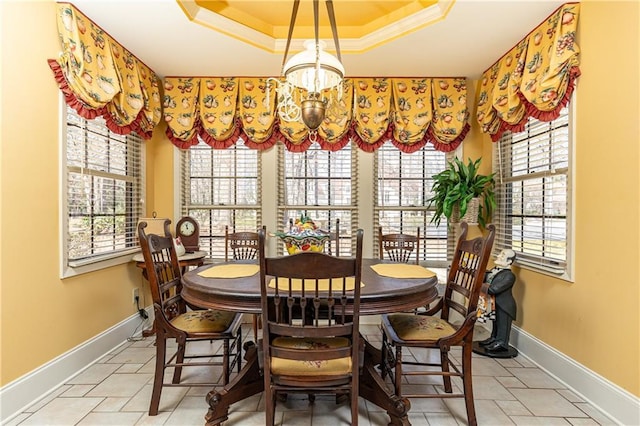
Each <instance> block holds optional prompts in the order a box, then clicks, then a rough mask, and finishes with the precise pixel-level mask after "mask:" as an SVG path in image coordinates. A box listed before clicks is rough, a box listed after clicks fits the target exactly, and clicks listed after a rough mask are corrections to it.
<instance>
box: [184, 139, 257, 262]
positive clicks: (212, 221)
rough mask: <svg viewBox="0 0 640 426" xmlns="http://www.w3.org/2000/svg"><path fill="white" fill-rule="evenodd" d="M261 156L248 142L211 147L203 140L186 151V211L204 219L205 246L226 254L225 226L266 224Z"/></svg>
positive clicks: (219, 256)
mask: <svg viewBox="0 0 640 426" xmlns="http://www.w3.org/2000/svg"><path fill="white" fill-rule="evenodd" d="M261 168H262V162H261V156H260V153H259V151H258V150H254V149H249V148H247V147H246V146H245V145H244V144H240V143H238V144H235V145H233V146H232V147H230V148H227V149H212V148H211V147H210V146H209V145H207V144H206V143H204V142H203V141H202V140H200V142H199V143H198V145H195V146H192V147H190V148H189V149H188V150H184V151H182V158H181V174H182V179H181V182H182V187H181V197H180V199H181V207H182V209H181V210H182V214H183V215H188V216H192V217H193V218H195V219H196V220H197V221H198V223H199V224H200V250H202V251H206V252H207V257H209V258H216V259H223V258H224V232H225V226H229V232H237V231H255V230H257V229H258V228H259V227H260V226H262V210H261V204H262V199H261V194H262V188H261V184H260V182H261V180H260V179H259V176H260V173H261Z"/></svg>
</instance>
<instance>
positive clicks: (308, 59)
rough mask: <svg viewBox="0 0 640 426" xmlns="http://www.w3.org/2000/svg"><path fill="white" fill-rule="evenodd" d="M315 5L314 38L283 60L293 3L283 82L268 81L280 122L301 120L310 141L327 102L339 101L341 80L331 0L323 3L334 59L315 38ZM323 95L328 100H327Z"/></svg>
mask: <svg viewBox="0 0 640 426" xmlns="http://www.w3.org/2000/svg"><path fill="white" fill-rule="evenodd" d="M318 2H319V0H313V25H314V32H315V39H314V40H307V41H306V42H305V43H304V47H305V49H304V50H303V51H302V52H300V53H298V54H296V55H293V56H292V57H291V58H290V59H289V60H287V55H288V54H289V47H290V45H291V36H292V35H293V27H294V25H295V22H296V16H297V14H298V7H299V5H300V0H294V2H293V9H292V11H291V23H290V24H289V34H288V36H287V45H286V48H285V52H284V58H283V59H282V73H281V74H282V77H283V79H281V80H278V79H273V78H271V79H269V80H273V81H275V82H276V84H277V88H276V92H277V95H278V107H277V109H278V116H279V117H280V119H281V120H283V121H287V122H291V121H300V119H302V122H303V123H304V125H305V126H306V127H307V129H308V130H309V134H310V137H313V138H315V135H316V134H317V133H316V132H317V129H318V127H320V124H321V123H322V120H324V117H325V112H326V110H327V105H328V103H329V102H330V101H334V102H337V101H339V100H340V99H341V98H342V83H343V78H344V67H343V66H342V63H341V56H340V43H339V41H338V30H337V28H336V19H335V14H334V11H333V1H332V0H325V3H326V5H327V14H328V15H329V24H330V25H331V32H332V34H333V41H334V43H335V46H336V53H337V57H335V56H333V55H331V54H329V53H327V52H325V51H324V48H325V47H326V44H325V43H324V41H321V40H319V38H318V33H319V30H318V29H319V20H318ZM300 89H302V90H300ZM298 95H299V96H298ZM327 95H328V96H329V98H327ZM296 98H298V102H299V104H298V103H296Z"/></svg>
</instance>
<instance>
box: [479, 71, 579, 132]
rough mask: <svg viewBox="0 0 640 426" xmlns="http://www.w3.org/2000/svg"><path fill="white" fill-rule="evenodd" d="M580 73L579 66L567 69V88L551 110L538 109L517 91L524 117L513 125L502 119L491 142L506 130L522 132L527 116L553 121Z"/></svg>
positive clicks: (569, 96) (567, 99) (566, 102)
mask: <svg viewBox="0 0 640 426" xmlns="http://www.w3.org/2000/svg"><path fill="white" fill-rule="evenodd" d="M580 74H581V72H580V68H579V67H577V66H574V67H571V69H570V70H569V81H568V82H567V90H566V91H565V93H564V96H563V97H562V99H561V100H560V102H558V105H557V106H556V107H555V108H554V109H553V110H551V111H540V110H539V109H538V108H536V106H535V105H534V104H532V103H531V102H529V101H528V100H527V98H525V97H524V95H523V94H522V92H518V97H519V98H520V100H521V101H522V103H523V105H524V106H525V114H524V117H522V120H520V122H519V123H517V124H513V125H512V124H509V123H506V122H504V121H502V122H501V124H500V128H499V129H498V131H497V132H496V133H495V134H493V135H491V140H492V141H493V142H497V141H498V140H500V138H501V137H502V134H503V133H504V132H505V131H507V130H509V131H511V132H513V133H518V132H522V131H523V130H524V129H525V126H526V124H527V121H528V119H529V117H533V118H535V119H538V120H540V121H545V122H548V121H553V120H555V119H556V118H558V117H559V116H560V111H561V110H562V108H564V107H565V106H566V105H567V104H568V103H569V99H571V95H572V94H573V91H574V90H575V85H576V79H577V78H578V77H580Z"/></svg>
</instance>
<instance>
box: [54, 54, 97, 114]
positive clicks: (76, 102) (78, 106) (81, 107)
mask: <svg viewBox="0 0 640 426" xmlns="http://www.w3.org/2000/svg"><path fill="white" fill-rule="evenodd" d="M47 62H48V63H49V68H51V71H53V76H54V77H55V80H56V82H57V83H58V87H60V91H61V92H62V94H63V95H64V101H65V102H66V103H67V105H69V106H70V107H71V108H73V109H74V110H76V112H77V113H78V115H79V116H80V117H82V118H85V119H87V120H93V119H94V118H96V117H100V116H102V115H104V114H105V113H106V112H107V109H106V107H101V108H97V109H96V108H92V107H90V106H88V105H87V104H85V103H84V102H82V100H80V99H78V97H76V95H75V94H74V93H73V91H72V90H71V88H70V87H69V83H68V82H67V78H66V77H65V75H64V72H62V67H61V66H60V64H59V63H58V61H56V60H55V59H48V60H47Z"/></svg>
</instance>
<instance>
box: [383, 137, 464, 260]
mask: <svg viewBox="0 0 640 426" xmlns="http://www.w3.org/2000/svg"><path fill="white" fill-rule="evenodd" d="M452 157H453V154H447V153H444V152H440V151H436V150H435V149H434V148H433V146H432V145H430V144H427V145H425V146H424V147H423V148H422V149H421V150H419V151H416V152H414V153H411V154H407V153H403V152H402V151H400V150H399V149H398V148H396V147H395V146H393V145H391V144H385V145H383V146H382V147H380V148H379V149H378V150H377V151H376V159H375V171H374V173H375V176H376V183H377V185H376V187H375V190H376V196H375V208H374V216H375V217H374V226H375V238H376V242H375V244H374V246H375V248H376V251H377V247H378V242H377V238H378V227H380V226H381V227H382V233H383V234H396V233H404V234H412V235H416V233H417V228H420V238H421V242H420V244H421V245H420V258H421V259H420V261H421V262H422V263H424V264H426V265H430V266H434V267H435V266H441V267H445V266H447V251H448V247H449V245H450V244H449V235H448V232H447V223H446V219H445V220H443V221H442V222H441V223H440V225H439V226H435V225H433V224H432V223H431V218H432V217H433V210H431V209H427V208H426V207H427V205H428V204H429V202H428V200H429V198H431V196H432V192H431V186H432V185H433V179H432V178H431V176H433V175H434V174H436V173H439V172H441V171H442V170H444V169H445V168H446V166H447V160H448V159H449V158H452Z"/></svg>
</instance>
